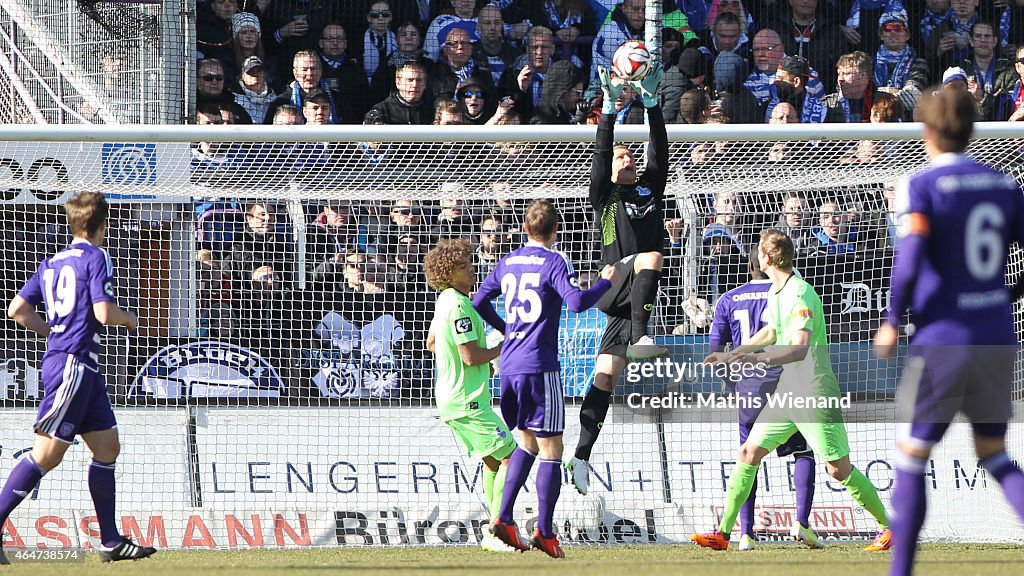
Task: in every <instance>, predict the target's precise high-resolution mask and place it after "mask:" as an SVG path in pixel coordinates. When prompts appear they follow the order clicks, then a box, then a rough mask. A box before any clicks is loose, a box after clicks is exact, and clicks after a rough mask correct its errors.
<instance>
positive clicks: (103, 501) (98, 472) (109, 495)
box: [89, 460, 121, 548]
mask: <svg viewBox="0 0 1024 576" xmlns="http://www.w3.org/2000/svg"><path fill="white" fill-rule="evenodd" d="M89 493H90V494H92V503H93V505H95V506H96V520H97V521H98V522H99V524H100V540H102V541H103V545H104V546H106V547H108V548H113V547H114V546H117V545H118V544H120V543H121V533H120V532H118V531H117V521H116V520H115V519H114V463H113V462H110V463H106V462H100V461H99V460H93V461H92V463H91V464H89Z"/></svg>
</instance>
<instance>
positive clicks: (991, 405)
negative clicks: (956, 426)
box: [898, 345, 1017, 444]
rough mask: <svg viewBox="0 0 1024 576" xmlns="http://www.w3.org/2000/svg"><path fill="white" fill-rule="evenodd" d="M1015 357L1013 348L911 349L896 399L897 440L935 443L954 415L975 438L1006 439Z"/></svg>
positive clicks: (917, 347) (912, 347)
mask: <svg viewBox="0 0 1024 576" xmlns="http://www.w3.org/2000/svg"><path fill="white" fill-rule="evenodd" d="M1016 354H1017V347H1016V346H967V345H958V346H941V345H936V346H914V345H911V347H910V350H909V354H908V358H907V363H906V367H905V369H904V372H903V380H902V382H901V383H900V391H899V398H898V418H899V421H900V422H902V423H904V424H903V426H902V431H901V434H900V436H901V437H902V438H905V439H912V440H917V441H919V442H921V443H924V444H934V443H936V442H938V441H939V440H941V439H942V436H943V434H945V432H946V429H947V428H949V424H950V423H951V422H952V421H953V419H954V418H955V417H956V415H957V414H958V413H963V415H964V416H966V417H967V419H969V420H970V421H971V425H972V427H973V429H974V431H975V433H977V434H980V435H982V436H990V437H996V438H998V437H1002V436H1005V434H1006V428H1007V427H1006V423H1007V422H1008V421H1009V420H1010V417H1011V416H1013V409H1012V401H1011V388H1012V382H1013V364H1014V359H1015V357H1016ZM908 437H909V438H908Z"/></svg>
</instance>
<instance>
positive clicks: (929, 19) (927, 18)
mask: <svg viewBox="0 0 1024 576" xmlns="http://www.w3.org/2000/svg"><path fill="white" fill-rule="evenodd" d="M952 13H953V11H952V10H950V11H949V12H946V13H945V14H935V13H933V12H932V11H931V10H928V9H927V8H926V9H925V11H924V16H923V17H921V38H922V39H924V41H925V42H927V41H928V39H929V38H931V36H932V31H933V30H935V27H936V26H938V25H939V24H942V23H943V22H945V21H946V20H948V19H949V16H950V15H951V14H952Z"/></svg>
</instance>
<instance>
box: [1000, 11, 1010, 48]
mask: <svg viewBox="0 0 1024 576" xmlns="http://www.w3.org/2000/svg"><path fill="white" fill-rule="evenodd" d="M1012 11H1013V7H1012V6H1008V7H1006V8H1003V13H1002V15H1001V16H999V38H1000V39H1001V40H1002V45H1003V46H1006V45H1007V44H1009V42H1010V14H1011V12H1012Z"/></svg>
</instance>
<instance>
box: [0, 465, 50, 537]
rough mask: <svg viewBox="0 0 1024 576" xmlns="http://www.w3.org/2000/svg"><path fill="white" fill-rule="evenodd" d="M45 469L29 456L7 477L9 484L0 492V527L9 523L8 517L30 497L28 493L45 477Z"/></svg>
mask: <svg viewBox="0 0 1024 576" xmlns="http://www.w3.org/2000/svg"><path fill="white" fill-rule="evenodd" d="M43 474H44V472H43V469H42V468H40V467H39V465H38V464H36V461H35V460H34V459H33V458H32V455H31V454H29V455H27V456H25V457H24V458H22V459H21V460H18V463H17V464H15V465H14V469H13V470H11V475H10V476H8V477H7V482H5V483H4V487H3V489H2V490H0V526H3V525H4V522H7V517H8V516H10V515H11V512H14V509H15V508H17V507H18V504H21V501H22V500H24V499H25V497H26V496H28V493H29V492H31V491H32V490H34V489H35V487H36V484H37V483H38V482H39V479H40V478H42V477H43Z"/></svg>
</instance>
